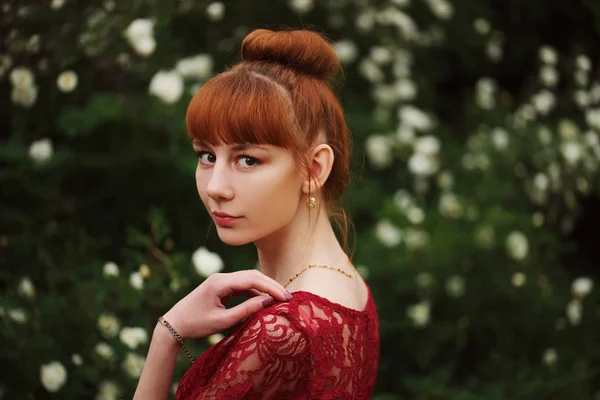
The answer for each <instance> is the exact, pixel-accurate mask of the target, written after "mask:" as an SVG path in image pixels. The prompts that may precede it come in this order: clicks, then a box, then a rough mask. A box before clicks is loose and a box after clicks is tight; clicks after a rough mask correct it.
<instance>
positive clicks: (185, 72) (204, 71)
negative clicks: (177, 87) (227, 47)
mask: <svg viewBox="0 0 600 400" xmlns="http://www.w3.org/2000/svg"><path fill="white" fill-rule="evenodd" d="M175 69H176V70H177V72H179V73H180V74H181V76H183V77H184V78H195V79H199V80H205V79H208V78H210V77H211V75H212V69H213V59H212V56H211V55H210V54H198V55H195V56H193V57H188V58H183V59H181V60H179V61H178V62H177V65H176V66H175Z"/></svg>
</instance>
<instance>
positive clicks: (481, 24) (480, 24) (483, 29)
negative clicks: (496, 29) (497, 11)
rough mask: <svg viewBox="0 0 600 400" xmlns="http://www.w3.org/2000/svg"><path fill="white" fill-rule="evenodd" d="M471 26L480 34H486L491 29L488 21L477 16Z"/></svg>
mask: <svg viewBox="0 0 600 400" xmlns="http://www.w3.org/2000/svg"><path fill="white" fill-rule="evenodd" d="M473 28H474V29H475V32H477V33H479V34H480V35H487V34H488V33H490V30H491V29H492V27H491V25H490V22H489V21H488V20H487V19H483V18H477V19H476V20H475V21H473Z"/></svg>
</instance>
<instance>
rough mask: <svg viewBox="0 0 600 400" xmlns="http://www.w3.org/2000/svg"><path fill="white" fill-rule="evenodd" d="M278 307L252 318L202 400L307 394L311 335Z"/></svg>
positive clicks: (201, 395) (207, 385)
mask: <svg viewBox="0 0 600 400" xmlns="http://www.w3.org/2000/svg"><path fill="white" fill-rule="evenodd" d="M286 309H287V304H278V305H274V306H273V307H271V308H269V310H264V311H263V312H261V313H259V314H257V315H256V316H255V317H253V318H252V319H251V320H250V321H248V324H247V325H246V327H245V328H244V330H243V332H242V333H241V335H240V337H239V338H238V339H237V340H236V343H235V344H234V345H233V347H232V348H231V349H230V350H229V352H228V353H227V355H226V357H225V358H224V359H223V360H222V361H221V362H220V363H219V368H218V369H217V371H215V373H214V375H213V376H212V378H211V379H210V381H209V382H207V384H206V386H205V387H203V388H201V390H200V393H201V394H200V396H199V397H198V400H205V399H206V400H208V399H211V400H213V399H239V400H250V399H253V400H258V399H269V400H274V399H283V398H288V397H289V396H292V395H295V396H299V395H301V394H307V390H308V388H307V382H308V380H309V374H310V370H311V365H310V364H311V357H310V350H309V346H308V340H307V335H306V334H305V333H304V329H303V328H302V326H300V325H299V324H298V323H297V322H296V321H295V320H294V318H293V317H289V316H288V315H286V314H287V313H282V311H285V310H286Z"/></svg>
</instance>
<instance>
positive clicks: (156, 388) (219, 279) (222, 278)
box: [134, 270, 291, 400]
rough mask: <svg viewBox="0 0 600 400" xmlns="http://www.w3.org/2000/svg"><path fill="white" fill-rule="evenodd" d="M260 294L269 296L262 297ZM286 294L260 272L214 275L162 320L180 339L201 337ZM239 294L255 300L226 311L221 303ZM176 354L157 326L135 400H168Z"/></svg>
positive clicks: (176, 347) (173, 344)
mask: <svg viewBox="0 0 600 400" xmlns="http://www.w3.org/2000/svg"><path fill="white" fill-rule="evenodd" d="M263 293H266V294H269V295H271V296H272V297H270V296H262V295H261V294H263ZM286 293H287V291H286V290H285V289H284V288H283V286H281V285H280V284H279V283H277V282H276V281H275V280H273V279H271V278H269V277H267V276H266V275H264V274H262V273H260V272H259V271H255V270H247V271H237V272H231V273H225V274H223V273H217V274H213V275H211V276H210V277H209V278H207V279H206V280H205V281H204V282H203V283H202V284H201V285H200V286H198V287H197V288H196V289H194V290H193V291H192V292H191V293H190V294H188V295H187V296H186V297H184V298H183V299H181V300H180V301H179V302H178V303H177V304H175V306H173V308H171V309H170V310H169V312H167V313H166V314H165V315H164V317H165V319H166V320H167V321H168V322H169V323H170V324H171V326H172V327H173V328H174V329H175V330H176V331H177V332H178V333H179V335H180V336H181V337H182V338H184V339H186V338H196V339H198V338H204V337H207V336H209V335H212V334H213V333H216V332H221V331H223V330H224V329H226V328H229V327H231V326H233V325H235V324H236V323H238V322H239V321H240V320H242V319H244V318H247V317H249V316H251V315H253V314H255V313H256V312H257V311H259V310H262V309H263V308H264V307H265V306H266V305H269V304H270V303H272V302H273V301H274V299H276V300H280V301H287V300H289V299H290V298H291V295H289V293H287V296H286ZM238 294H245V295H247V296H251V297H252V296H254V297H252V298H251V299H249V300H247V301H245V302H243V303H242V304H239V305H237V306H235V307H232V308H230V309H227V308H226V307H225V305H224V304H223V303H226V300H227V299H230V298H231V297H232V296H234V295H238ZM265 300H266V302H265ZM178 351H179V345H178V343H177V341H176V339H175V338H174V337H173V336H172V335H171V332H169V330H168V329H167V328H165V327H164V326H162V325H161V324H157V325H156V326H155V328H154V333H153V334H152V340H151V342H150V349H149V350H148V355H147V357H146V362H145V363H144V369H143V370H142V375H141V376H140V380H139V382H138V386H137V388H136V391H135V395H134V399H135V400H140V399H144V400H163V399H167V398H168V397H169V389H170V387H171V380H172V378H173V370H174V369H175V360H176V358H177V353H178Z"/></svg>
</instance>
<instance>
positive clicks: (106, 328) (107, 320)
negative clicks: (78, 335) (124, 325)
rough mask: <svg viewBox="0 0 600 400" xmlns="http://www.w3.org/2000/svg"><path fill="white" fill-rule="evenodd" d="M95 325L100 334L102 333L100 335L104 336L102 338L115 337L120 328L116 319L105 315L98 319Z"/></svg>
mask: <svg viewBox="0 0 600 400" xmlns="http://www.w3.org/2000/svg"><path fill="white" fill-rule="evenodd" d="M97 325H98V329H99V330H100V333H102V335H104V337H107V338H112V337H115V336H117V333H119V329H120V327H121V324H120V323H119V320H118V319H117V317H115V316H114V315H112V314H107V313H104V314H102V315H100V316H99V317H98V323H97Z"/></svg>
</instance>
